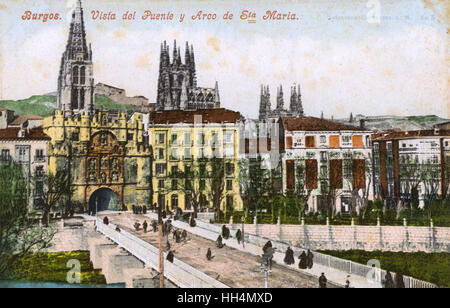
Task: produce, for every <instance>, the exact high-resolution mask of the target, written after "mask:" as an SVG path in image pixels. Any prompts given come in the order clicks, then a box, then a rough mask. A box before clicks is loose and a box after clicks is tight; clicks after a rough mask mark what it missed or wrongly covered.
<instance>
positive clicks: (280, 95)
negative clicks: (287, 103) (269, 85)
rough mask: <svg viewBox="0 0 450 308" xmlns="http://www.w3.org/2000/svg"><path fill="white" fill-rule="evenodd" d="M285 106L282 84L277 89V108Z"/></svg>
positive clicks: (280, 108)
mask: <svg viewBox="0 0 450 308" xmlns="http://www.w3.org/2000/svg"><path fill="white" fill-rule="evenodd" d="M283 108H284V98H283V86H282V85H280V87H279V88H278V91H277V109H278V110H282V109H283Z"/></svg>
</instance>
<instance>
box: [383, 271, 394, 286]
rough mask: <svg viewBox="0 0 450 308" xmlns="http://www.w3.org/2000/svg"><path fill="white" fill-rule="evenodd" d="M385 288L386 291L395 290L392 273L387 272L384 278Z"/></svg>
mask: <svg viewBox="0 0 450 308" xmlns="http://www.w3.org/2000/svg"><path fill="white" fill-rule="evenodd" d="M384 287H385V288H386V289H393V288H394V287H395V286H394V279H392V275H391V272H389V271H387V272H386V276H385V277H384Z"/></svg>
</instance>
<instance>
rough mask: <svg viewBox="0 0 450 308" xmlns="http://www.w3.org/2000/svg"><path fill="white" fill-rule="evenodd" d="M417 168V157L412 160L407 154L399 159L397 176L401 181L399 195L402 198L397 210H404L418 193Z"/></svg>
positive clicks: (418, 178)
mask: <svg viewBox="0 0 450 308" xmlns="http://www.w3.org/2000/svg"><path fill="white" fill-rule="evenodd" d="M419 166H420V164H419V160H418V158H417V157H416V158H413V157H412V156H411V155H409V154H406V155H402V156H401V157H400V163H399V174H400V179H401V180H400V193H401V197H402V198H401V202H400V205H399V210H400V209H402V208H405V207H406V206H407V205H408V204H409V203H410V202H412V201H413V197H415V196H416V193H417V192H418V186H419V184H420V182H421V179H420V167H419ZM417 201H418V200H417ZM413 205H414V204H413ZM409 206H411V204H409Z"/></svg>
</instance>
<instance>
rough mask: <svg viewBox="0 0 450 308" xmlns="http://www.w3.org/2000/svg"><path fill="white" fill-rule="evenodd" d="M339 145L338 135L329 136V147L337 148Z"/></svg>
mask: <svg viewBox="0 0 450 308" xmlns="http://www.w3.org/2000/svg"><path fill="white" fill-rule="evenodd" d="M340 146H341V145H340V142H339V136H330V148H339V147H340Z"/></svg>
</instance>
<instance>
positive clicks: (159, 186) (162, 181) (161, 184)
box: [158, 180, 164, 189]
mask: <svg viewBox="0 0 450 308" xmlns="http://www.w3.org/2000/svg"><path fill="white" fill-rule="evenodd" d="M158 189H164V180H158Z"/></svg>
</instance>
